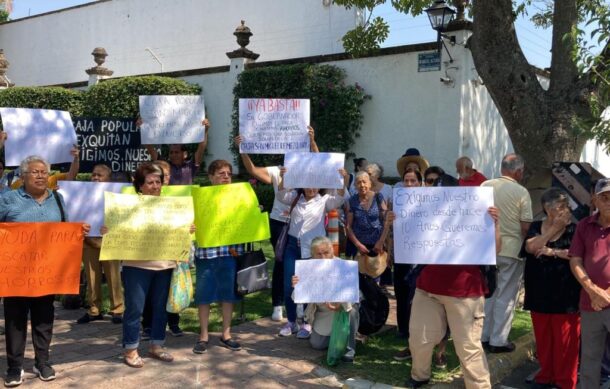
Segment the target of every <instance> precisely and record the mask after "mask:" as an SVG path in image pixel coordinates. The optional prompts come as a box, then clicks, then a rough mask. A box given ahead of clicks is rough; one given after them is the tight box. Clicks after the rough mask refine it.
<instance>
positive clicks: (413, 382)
mask: <svg viewBox="0 0 610 389" xmlns="http://www.w3.org/2000/svg"><path fill="white" fill-rule="evenodd" d="M428 382H430V380H425V381H417V380H414V379H413V378H409V379H408V380H407V384H406V385H405V387H407V388H420V387H422V386H424V385H426V384H427V383H428Z"/></svg>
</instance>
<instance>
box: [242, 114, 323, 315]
mask: <svg viewBox="0 0 610 389" xmlns="http://www.w3.org/2000/svg"><path fill="white" fill-rule="evenodd" d="M307 128H308V131H309V144H310V147H311V152H312V153H318V152H319V151H320V150H319V149H318V145H317V144H316V139H315V132H314V129H313V128H312V127H311V126H309V127H307ZM241 141H242V137H241V135H238V136H236V137H235V145H236V146H237V147H239V145H240V144H241ZM240 156H241V161H242V162H243V164H244V167H245V168H246V171H247V172H248V174H250V175H251V176H252V177H254V178H256V179H257V180H259V181H261V182H262V183H264V184H272V185H273V192H274V193H275V194H277V191H278V185H279V182H280V167H279V166H267V167H258V166H256V165H254V163H253V162H252V159H251V158H250V156H249V155H248V154H246V153H243V154H240ZM288 210H289V206H287V205H285V204H283V203H281V202H280V201H278V199H277V198H274V199H273V208H272V209H271V214H270V215H269V227H270V229H271V245H272V246H273V247H274V248H275V245H276V244H277V239H278V237H279V235H280V231H282V228H284V226H285V225H286V220H288ZM271 303H272V304H273V313H272V315H271V319H272V320H274V321H281V320H282V305H283V304H284V265H283V264H282V262H281V261H278V260H276V261H275V262H274V265H273V276H272V283H271Z"/></svg>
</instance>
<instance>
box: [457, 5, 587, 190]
mask: <svg viewBox="0 0 610 389" xmlns="http://www.w3.org/2000/svg"><path fill="white" fill-rule="evenodd" d="M557 3H562V4H561V5H560V6H558V5H557ZM566 3H569V4H568V6H566ZM555 4H556V6H555V14H556V15H555V17H554V22H555V24H554V27H553V36H554V38H553V61H552V69H551V77H550V87H549V89H548V90H545V89H544V88H542V86H541V85H540V82H539V81H538V79H537V74H536V71H535V69H534V68H533V67H532V66H531V65H530V64H529V63H528V62H527V60H526V59H525V56H524V55H523V52H522V51H521V47H520V45H519V42H518V40H517V36H516V33H515V28H514V16H513V13H512V12H513V9H512V1H511V0H495V1H485V0H478V1H474V2H473V15H474V23H473V35H472V37H471V39H470V41H469V47H470V48H471V50H472V55H473V59H474V63H475V67H476V69H477V72H478V73H479V75H480V76H481V78H482V79H483V81H484V82H485V85H486V87H487V90H488V91H489V93H490V95H491V97H492V99H493V101H494V102H495V104H496V107H497V108H498V111H499V112H500V115H501V116H502V119H503V120H504V124H505V125H506V128H507V130H508V133H509V136H510V138H511V140H512V143H513V146H514V148H515V152H516V153H518V154H520V155H521V156H523V158H524V159H525V162H526V175H525V183H524V184H525V185H526V186H527V187H528V188H530V189H533V188H541V187H548V186H550V168H551V165H552V163H553V162H555V161H578V160H579V156H580V153H581V151H582V148H583V146H584V143H585V139H584V137H583V136H581V135H579V134H578V132H577V131H576V129H575V127H574V122H575V121H574V119H575V118H577V117H580V116H581V115H586V114H587V113H588V112H590V110H589V109H588V108H589V107H588V103H587V102H586V100H584V99H582V97H581V88H580V84H579V75H578V72H577V68H576V66H575V64H574V63H573V60H572V58H571V57H570V55H571V53H570V50H569V44H570V42H566V41H562V38H561V37H563V36H564V35H565V34H566V33H567V32H569V31H570V29H571V28H572V26H573V25H575V23H576V22H577V20H576V12H575V10H576V2H575V0H571V1H568V0H565V1H563V2H555ZM558 37H559V38H558ZM562 44H563V45H568V48H567V49H566V48H565V47H562V46H561V45H562ZM555 70H557V71H556V73H553V72H555ZM498 158H501V156H498Z"/></svg>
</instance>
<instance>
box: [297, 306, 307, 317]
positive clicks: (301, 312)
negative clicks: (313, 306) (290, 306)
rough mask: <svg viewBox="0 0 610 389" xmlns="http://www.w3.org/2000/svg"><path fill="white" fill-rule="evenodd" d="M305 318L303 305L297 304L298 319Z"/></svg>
mask: <svg viewBox="0 0 610 389" xmlns="http://www.w3.org/2000/svg"><path fill="white" fill-rule="evenodd" d="M304 316H305V311H304V309H303V304H297V319H302V318H303V317H304Z"/></svg>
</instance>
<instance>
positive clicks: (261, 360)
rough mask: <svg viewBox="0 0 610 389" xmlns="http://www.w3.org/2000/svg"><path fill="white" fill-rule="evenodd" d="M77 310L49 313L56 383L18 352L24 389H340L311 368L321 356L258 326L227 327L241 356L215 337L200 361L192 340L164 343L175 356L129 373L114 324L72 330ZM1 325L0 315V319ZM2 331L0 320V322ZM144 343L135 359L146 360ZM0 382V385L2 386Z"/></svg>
mask: <svg viewBox="0 0 610 389" xmlns="http://www.w3.org/2000/svg"><path fill="white" fill-rule="evenodd" d="M83 313H84V310H82V309H79V310H65V309H63V308H61V307H58V308H56V311H55V314H56V319H55V326H54V335H53V342H52V344H51V363H52V364H53V367H54V368H55V370H56V372H57V379H56V380H55V381H52V382H42V381H40V380H39V379H38V378H36V377H35V376H34V374H33V373H32V366H33V364H34V361H33V358H34V351H33V348H32V342H31V335H30V334H28V345H27V347H26V353H25V358H26V361H25V366H24V369H25V371H26V373H25V377H24V383H23V385H22V386H21V387H24V388H49V389H50V388H84V387H87V388H112V389H119V388H146V389H149V388H184V389H186V388H249V389H250V388H265V389H273V388H285V387H294V388H297V387H298V388H326V387H341V383H339V382H338V381H337V380H336V378H335V377H334V376H333V375H331V374H330V372H328V371H327V370H325V369H323V368H320V367H318V366H317V365H316V361H319V359H320V358H321V357H322V356H323V355H324V354H325V352H321V351H316V350H313V349H312V348H311V347H309V344H308V342H307V341H305V340H297V339H296V338H295V337H289V338H278V337H277V335H276V334H277V331H278V329H279V325H278V323H276V322H272V321H271V320H270V319H268V318H265V319H260V320H257V321H255V322H248V323H244V324H241V325H239V326H236V327H234V329H233V331H232V332H233V336H234V337H235V338H236V339H237V340H238V341H239V342H240V343H241V344H242V347H243V348H244V349H243V350H242V351H237V352H233V351H230V350H228V349H226V348H224V347H221V346H220V343H219V341H218V337H219V334H218V333H211V334H210V347H209V349H208V352H207V353H206V354H203V355H196V354H193V352H192V351H191V349H192V347H193V344H194V343H195V341H196V339H197V335H195V334H193V333H186V334H185V336H183V337H179V338H174V337H172V336H171V335H169V333H168V336H167V340H166V347H167V349H168V351H169V352H170V353H172V354H173V355H174V357H175V360H174V362H172V363H164V362H160V361H157V360H155V359H151V358H144V363H145V365H144V367H143V368H141V369H134V368H130V367H128V366H126V365H125V364H124V363H123V359H122V350H121V333H122V327H121V325H116V324H112V323H111V322H110V321H109V320H105V321H95V322H92V323H89V324H76V319H77V318H79V317H80V316H82V315H83ZM0 317H1V318H2V319H3V318H4V315H3V313H0ZM0 325H4V320H1V321H0ZM147 347H148V342H143V343H142V345H141V347H140V354H141V355H142V356H146V351H147ZM5 372H6V349H5V342H4V337H2V340H1V341H0V376H1V377H2V380H3V379H4V374H5ZM2 384H3V382H2V383H0V385H2Z"/></svg>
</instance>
